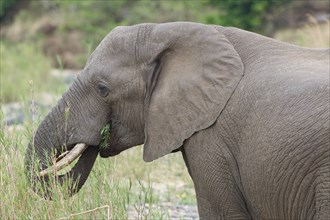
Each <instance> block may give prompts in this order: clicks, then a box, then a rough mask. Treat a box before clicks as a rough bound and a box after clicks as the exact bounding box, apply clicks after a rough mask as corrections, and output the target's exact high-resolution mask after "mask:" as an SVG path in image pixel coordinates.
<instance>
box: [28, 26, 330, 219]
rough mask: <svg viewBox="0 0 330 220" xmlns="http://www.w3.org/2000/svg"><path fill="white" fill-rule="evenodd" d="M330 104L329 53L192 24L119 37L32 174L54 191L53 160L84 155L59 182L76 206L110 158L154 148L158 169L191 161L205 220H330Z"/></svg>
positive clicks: (97, 55) (79, 88) (49, 132)
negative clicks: (78, 151)
mask: <svg viewBox="0 0 330 220" xmlns="http://www.w3.org/2000/svg"><path fill="white" fill-rule="evenodd" d="M329 95H330V94H329V50H328V49H309V48H302V47H298V46H294V45H290V44H287V43H283V42H280V41H277V40H274V39H270V38H267V37H264V36H261V35H258V34H255V33H251V32H247V31H244V30H240V29H237V28H231V27H222V26H215V25H204V24H198V23H189V22H174V23H164V24H139V25H134V26H129V27H117V28H115V29H114V30H112V31H111V32H110V33H109V34H108V35H107V36H106V37H105V38H104V39H103V41H102V42H101V43H100V45H99V46H98V47H97V48H96V49H95V51H94V52H93V54H92V55H91V57H90V58H89V60H88V61H87V64H86V66H85V68H84V69H83V70H82V72H81V74H79V76H78V77H77V79H76V80H75V82H74V83H73V85H72V86H71V87H70V89H69V91H68V92H66V93H65V94H64V95H63V97H62V99H61V100H60V101H59V102H58V104H57V105H56V106H55V107H54V108H53V109H52V111H51V112H50V113H49V114H48V115H47V116H46V118H45V119H44V120H43V121H42V123H41V124H40V126H39V127H38V129H37V131H36V134H35V137H34V141H33V143H32V142H31V144H29V146H28V148H27V152H26V162H25V164H26V171H27V174H28V175H29V176H30V177H31V176H32V178H31V180H32V181H31V182H32V184H34V183H35V181H34V180H43V182H44V183H45V184H46V183H47V181H48V179H49V175H48V174H47V175H45V176H44V177H40V176H39V177H38V175H39V174H38V173H36V172H40V171H41V170H43V169H45V168H46V167H47V164H49V161H51V157H50V156H49V155H50V152H51V151H55V154H56V156H58V155H59V154H61V153H62V152H63V151H64V150H71V149H73V146H74V145H75V144H77V143H84V144H86V145H87V146H89V147H88V148H87V149H86V150H85V151H84V152H83V153H82V155H81V157H80V159H79V160H78V163H77V164H76V165H75V166H74V167H73V168H72V170H71V171H70V172H69V173H68V174H66V175H64V176H60V177H59V178H58V179H59V181H62V180H63V178H65V177H66V176H72V177H73V179H74V180H75V181H77V187H72V186H71V187H70V189H69V190H70V193H71V194H74V193H75V192H77V191H78V190H79V189H80V188H81V187H82V185H83V184H84V182H85V181H86V179H87V177H88V175H89V172H90V171H91V169H92V166H93V163H94V161H95V159H96V157H97V155H98V154H99V155H100V156H101V157H110V156H115V155H117V154H119V153H120V152H122V151H123V150H126V149H128V148H131V147H133V146H136V145H141V144H144V148H143V150H144V152H143V158H144V160H145V161H146V162H149V161H152V160H155V159H157V158H159V157H162V156H164V155H166V154H169V153H171V152H176V151H181V152H182V155H183V159H184V161H185V163H186V165H187V168H188V171H189V174H190V175H191V177H192V179H193V182H194V185H195V190H196V196H197V202H198V210H199V214H200V216H201V218H205V219H212V218H214V219H329V218H330V158H329V157H330V149H329V143H330V138H329V132H330V124H329V120H330V117H329ZM67 115H69V117H67ZM106 125H110V127H111V129H110V134H109V141H108V146H106V147H105V148H100V147H99V145H100V142H101V138H102V135H101V130H102V129H103V128H104V127H105V126H106ZM33 152H34V154H35V156H36V157H37V158H38V159H39V160H40V163H39V166H37V169H36V170H35V169H34V168H33V166H32V159H31V158H32V156H31V155H32V153H33ZM36 175H37V176H36ZM78 176H80V178H78Z"/></svg>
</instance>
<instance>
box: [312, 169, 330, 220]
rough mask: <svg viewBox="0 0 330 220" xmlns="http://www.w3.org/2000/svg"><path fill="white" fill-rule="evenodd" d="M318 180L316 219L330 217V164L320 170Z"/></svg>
mask: <svg viewBox="0 0 330 220" xmlns="http://www.w3.org/2000/svg"><path fill="white" fill-rule="evenodd" d="M316 181H317V185H316V189H315V190H316V193H315V203H316V204H315V206H316V207H315V209H316V219H318V220H325V219H330V164H329V165H328V166H325V167H324V169H323V170H319V172H318V176H317V179H316Z"/></svg>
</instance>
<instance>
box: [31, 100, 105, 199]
mask: <svg viewBox="0 0 330 220" xmlns="http://www.w3.org/2000/svg"><path fill="white" fill-rule="evenodd" d="M72 122H74V120H68V118H67V116H66V104H65V101H64V100H63V99H62V100H60V101H59V103H58V105H57V106H56V107H54V108H53V109H52V111H51V112H50V113H49V114H48V115H47V116H46V118H45V119H44V120H43V121H42V123H41V124H40V126H39V127H38V129H37V131H36V134H35V136H34V138H33V140H32V141H31V142H30V143H29V145H28V148H27V151H26V154H25V171H26V174H27V176H28V179H29V181H30V183H31V185H32V188H33V190H34V191H36V192H37V193H38V194H41V195H42V196H44V197H45V198H47V199H52V197H53V196H52V192H51V189H52V185H53V184H54V183H55V182H58V183H60V184H61V185H63V183H65V182H67V181H68V183H70V184H67V185H66V186H67V187H68V189H67V190H68V195H69V196H71V195H73V194H75V193H76V192H78V191H79V190H80V189H81V187H82V186H83V184H84V183H85V181H86V180H87V178H88V175H89V173H90V171H91V169H92V167H93V164H94V162H95V160H96V157H97V154H98V151H99V150H98V148H97V147H93V146H90V147H88V148H87V149H86V150H85V151H84V152H83V153H82V155H81V156H80V158H79V160H78V162H77V163H76V164H75V166H74V167H73V168H72V169H71V170H70V171H69V172H67V173H66V174H63V175H57V176H55V177H52V176H50V175H45V176H41V175H39V173H40V171H42V170H45V169H46V168H47V167H49V166H51V165H52V164H53V161H54V158H56V157H57V156H59V155H60V154H61V153H63V152H64V151H66V150H71V149H72V147H73V145H74V144H76V143H74V142H73V141H72V140H71V139H72V138H71V137H72V135H70V134H72V129H71V128H73V127H74V125H73V124H72ZM38 183H39V184H38ZM40 186H41V187H40Z"/></svg>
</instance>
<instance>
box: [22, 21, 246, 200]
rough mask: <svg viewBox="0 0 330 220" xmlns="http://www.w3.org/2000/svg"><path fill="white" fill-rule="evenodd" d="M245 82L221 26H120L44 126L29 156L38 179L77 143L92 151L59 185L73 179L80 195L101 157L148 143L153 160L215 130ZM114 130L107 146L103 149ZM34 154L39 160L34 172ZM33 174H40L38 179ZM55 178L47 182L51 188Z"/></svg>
mask: <svg viewBox="0 0 330 220" xmlns="http://www.w3.org/2000/svg"><path fill="white" fill-rule="evenodd" d="M242 76H243V64H242V61H241V59H240V57H239V56H238V54H237V53H236V51H235V50H234V48H233V46H232V45H231V43H230V42H229V41H228V40H227V39H226V38H225V36H224V35H223V34H221V33H219V32H218V31H217V30H216V29H215V28H214V27H212V26H208V25H203V24H196V23H186V22H175V23H165V24H139V25H134V26H130V27H117V28H115V29H114V30H112V31H111V32H110V33H109V34H108V35H107V36H106V37H105V38H104V39H103V41H102V42H101V43H100V45H99V46H98V47H97V48H96V49H95V51H94V52H93V54H92V55H91V57H90V58H89V60H88V61H87V64H86V66H85V68H84V69H83V70H82V72H81V73H80V74H79V76H78V77H77V79H76V80H75V82H74V83H73V85H72V86H71V87H70V89H69V91H67V92H66V93H65V94H64V95H63V97H62V99H61V100H60V101H59V102H58V104H57V106H55V107H54V108H53V110H52V111H51V112H50V113H49V114H48V115H47V116H46V118H45V119H44V120H43V121H42V123H41V124H40V126H39V127H38V129H37V131H36V134H35V136H34V140H33V142H32V143H31V144H30V145H29V146H28V149H27V153H26V163H25V164H26V170H27V173H29V174H30V175H31V177H32V178H31V179H37V180H41V178H33V177H35V176H34V175H36V172H39V171H40V170H41V169H45V168H46V167H47V166H48V165H49V164H50V161H51V156H50V155H52V153H51V152H53V155H55V156H58V155H59V154H61V153H62V152H63V151H64V150H70V149H72V147H73V146H74V145H75V144H77V143H85V144H87V145H88V146H89V147H88V148H87V150H86V151H84V152H83V153H82V155H81V157H80V158H79V160H78V162H77V164H76V165H75V166H74V167H73V168H72V170H71V171H69V172H68V173H67V174H66V175H62V176H59V177H58V180H59V181H61V180H62V179H64V178H66V176H70V177H71V176H72V177H73V182H76V185H75V187H73V186H69V187H70V192H71V194H73V193H75V192H77V191H78V190H79V189H80V188H81V187H82V185H83V184H84V182H85V180H86V179H87V177H88V175H89V172H90V171H91V168H92V166H93V163H94V161H95V159H96V157H97V155H98V154H100V156H101V157H109V156H114V155H117V154H119V153H120V152H122V151H123V150H125V149H128V148H130V147H133V146H136V145H141V144H144V153H143V158H144V160H145V161H147V162H148V161H152V160H155V159H157V158H159V157H161V156H164V155H166V154H168V153H170V152H172V151H174V150H176V149H178V148H179V147H181V146H182V145H183V142H184V141H185V140H186V139H188V138H189V137H190V136H191V135H193V134H194V133H195V132H198V131H199V130H202V129H205V128H207V127H209V126H211V125H212V124H213V123H214V122H215V120H216V118H217V117H218V116H219V114H220V113H221V111H222V110H223V108H224V106H225V105H226V103H227V101H228V99H229V98H230V96H231V94H232V93H233V91H234V89H235V87H236V86H237V84H238V82H239V80H240V79H241V77H242ZM107 124H109V125H110V128H111V129H110V135H109V141H108V145H107V146H106V147H103V148H100V142H101V138H102V137H101V130H102V128H103V127H104V126H105V125H107ZM32 154H34V155H35V158H36V159H37V161H39V162H38V164H37V166H36V167H37V169H36V171H33V169H32V163H33V161H34V160H32V159H31V158H33V157H32ZM32 171H33V172H32ZM48 179H49V177H48V176H46V177H43V180H44V182H46V183H47V181H49V180H48Z"/></svg>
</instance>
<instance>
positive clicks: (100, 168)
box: [0, 105, 196, 219]
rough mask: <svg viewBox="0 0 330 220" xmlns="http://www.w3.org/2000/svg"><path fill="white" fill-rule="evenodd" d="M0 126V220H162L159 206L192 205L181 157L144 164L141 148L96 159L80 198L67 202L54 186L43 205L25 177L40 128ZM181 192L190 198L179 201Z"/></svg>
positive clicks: (163, 213)
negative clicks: (30, 147) (133, 218)
mask: <svg viewBox="0 0 330 220" xmlns="http://www.w3.org/2000/svg"><path fill="white" fill-rule="evenodd" d="M25 108H27V110H26V111H27V112H28V111H29V110H28V108H30V109H31V107H30V106H28V105H26V106H25ZM43 114H44V113H43ZM1 123H2V124H1V131H0V185H1V187H0V195H1V198H0V219H72V218H73V219H108V218H109V219H127V218H128V217H129V216H128V213H132V212H134V213H136V214H135V216H137V217H138V218H139V219H162V218H168V215H167V211H166V210H162V209H160V208H159V206H158V205H159V203H162V202H171V203H174V204H187V203H188V204H195V203H196V200H195V198H194V191H193V184H192V182H191V180H190V178H189V177H188V174H187V172H186V168H185V166H184V163H183V160H182V158H181V155H180V154H173V155H169V156H167V157H165V158H162V159H161V160H158V161H155V162H152V163H151V164H147V163H145V162H144V161H143V160H142V147H136V148H133V149H131V150H128V151H126V152H123V153H122V154H120V155H119V156H117V157H115V158H108V159H102V158H98V159H97V161H96V162H95V165H94V168H93V170H92V172H91V174H90V176H89V178H88V180H87V182H86V183H85V185H84V187H83V188H82V189H81V191H80V192H79V193H78V194H76V195H74V196H73V197H71V198H69V199H66V197H67V196H66V192H65V191H64V190H63V189H64V188H65V187H60V186H57V185H53V186H51V187H52V188H54V189H55V193H54V198H53V200H52V201H47V200H44V199H43V198H41V197H39V195H37V194H36V193H35V192H34V191H33V190H32V189H31V187H30V185H29V181H28V179H27V177H26V176H25V173H24V154H25V150H26V146H27V143H28V142H29V141H30V139H31V137H32V133H33V132H34V131H35V128H36V127H37V124H38V122H35V121H32V120H31V119H30V120H28V121H26V122H25V124H24V127H23V129H22V128H20V129H18V127H17V128H15V127H10V128H9V127H6V126H5V125H4V120H3V115H1ZM177 186H178V187H177ZM154 188H157V189H158V190H159V191H155V189H154ZM183 188H186V189H185V190H183ZM182 192H185V193H187V192H188V193H189V194H190V196H185V197H183V196H182Z"/></svg>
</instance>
